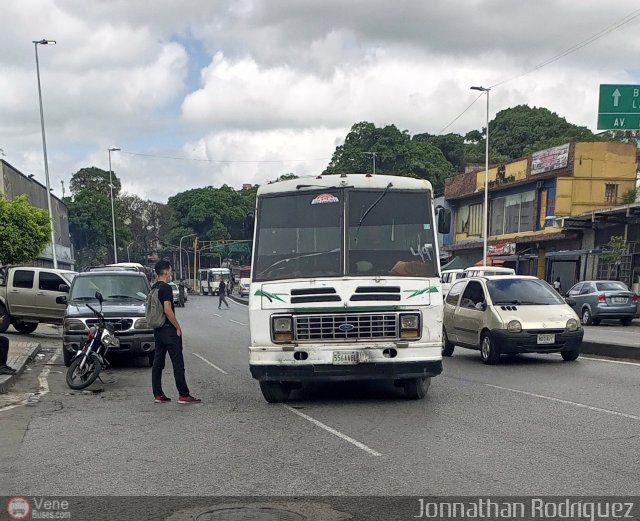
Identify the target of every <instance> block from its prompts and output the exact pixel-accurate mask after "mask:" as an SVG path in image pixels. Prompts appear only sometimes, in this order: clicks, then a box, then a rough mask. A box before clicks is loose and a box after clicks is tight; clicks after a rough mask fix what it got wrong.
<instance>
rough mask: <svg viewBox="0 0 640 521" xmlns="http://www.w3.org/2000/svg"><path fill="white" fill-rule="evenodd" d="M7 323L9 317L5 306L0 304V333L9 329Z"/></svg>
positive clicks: (9, 320) (9, 322) (9, 321)
mask: <svg viewBox="0 0 640 521" xmlns="http://www.w3.org/2000/svg"><path fill="white" fill-rule="evenodd" d="M9 324H11V317H10V316H9V313H8V312H7V308H5V307H4V306H3V305H2V304H0V333H4V332H5V331H6V330H7V329H9Z"/></svg>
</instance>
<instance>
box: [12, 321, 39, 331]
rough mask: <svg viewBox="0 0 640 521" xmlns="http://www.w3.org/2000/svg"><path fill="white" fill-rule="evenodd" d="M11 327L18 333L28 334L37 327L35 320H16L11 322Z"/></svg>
mask: <svg viewBox="0 0 640 521" xmlns="http://www.w3.org/2000/svg"><path fill="white" fill-rule="evenodd" d="M13 327H14V328H15V330H16V331H17V332H18V333H22V334H24V335H28V334H29V333H33V332H34V331H35V330H36V329H37V328H38V323H37V322H22V321H21V320H16V321H15V322H14V323H13Z"/></svg>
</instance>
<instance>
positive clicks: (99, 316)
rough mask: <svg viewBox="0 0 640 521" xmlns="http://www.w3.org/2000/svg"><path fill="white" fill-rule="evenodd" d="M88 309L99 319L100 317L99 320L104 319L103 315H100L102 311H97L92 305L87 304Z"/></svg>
mask: <svg viewBox="0 0 640 521" xmlns="http://www.w3.org/2000/svg"><path fill="white" fill-rule="evenodd" d="M87 307H88V308H89V309H90V310H91V311H93V312H94V313H95V314H96V315H97V317H98V318H99V319H104V316H103V315H102V313H100V311H96V310H95V309H94V308H93V307H92V306H91V304H87Z"/></svg>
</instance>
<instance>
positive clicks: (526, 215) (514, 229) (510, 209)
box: [489, 191, 536, 235]
mask: <svg viewBox="0 0 640 521" xmlns="http://www.w3.org/2000/svg"><path fill="white" fill-rule="evenodd" d="M535 198H536V194H535V192H534V191H531V192H525V193H522V194H515V195H508V196H506V197H500V198H498V199H494V200H493V201H492V203H491V219H490V223H491V229H490V232H489V233H490V235H502V234H507V233H518V232H529V231H533V229H534V221H535Z"/></svg>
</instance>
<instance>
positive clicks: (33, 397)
mask: <svg viewBox="0 0 640 521" xmlns="http://www.w3.org/2000/svg"><path fill="white" fill-rule="evenodd" d="M57 358H58V353H54V354H53V356H52V357H51V359H50V360H49V361H48V362H47V364H48V365H46V366H45V367H44V369H43V370H42V372H41V373H40V375H38V383H39V384H40V388H39V389H38V390H37V391H36V392H35V393H31V394H29V396H27V398H25V399H24V400H22V401H21V402H18V403H14V404H13V405H7V406H6V407H2V408H0V412H3V411H9V410H11V409H15V408H16V407H20V406H22V405H27V404H28V403H31V404H33V403H36V402H39V401H40V398H42V397H43V396H44V395H45V394H49V381H48V380H47V378H48V377H49V373H50V372H51V365H52V364H54V363H55V362H56V359H57Z"/></svg>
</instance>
